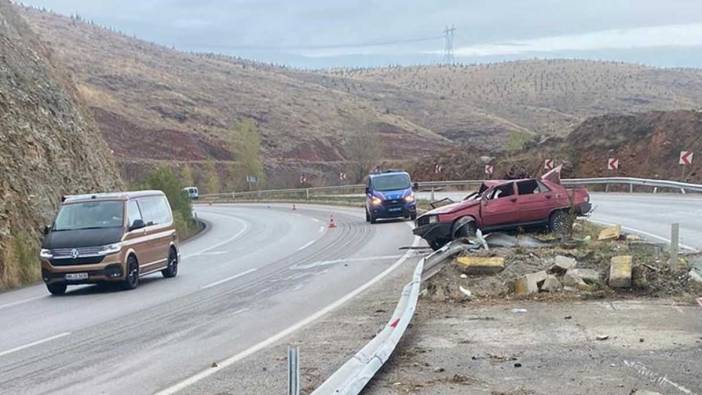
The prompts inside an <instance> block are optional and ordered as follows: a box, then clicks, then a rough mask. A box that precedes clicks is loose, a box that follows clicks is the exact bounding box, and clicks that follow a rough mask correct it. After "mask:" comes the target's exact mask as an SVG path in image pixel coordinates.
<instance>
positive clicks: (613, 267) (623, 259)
mask: <svg viewBox="0 0 702 395" xmlns="http://www.w3.org/2000/svg"><path fill="white" fill-rule="evenodd" d="M632 262H633V258H632V257H631V255H622V256H614V257H612V259H611V262H610V264H609V286H610V287H612V288H629V287H631V269H632Z"/></svg>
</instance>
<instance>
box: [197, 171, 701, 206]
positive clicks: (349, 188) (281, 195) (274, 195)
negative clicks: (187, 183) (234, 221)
mask: <svg viewBox="0 0 702 395" xmlns="http://www.w3.org/2000/svg"><path fill="white" fill-rule="evenodd" d="M482 182H483V181H482V180H457V181H421V182H418V183H417V184H418V185H419V190H420V191H421V190H423V191H428V190H441V189H447V188H455V189H457V190H461V189H469V188H471V187H473V188H474V187H477V186H479V185H480V184H481V183H482ZM561 183H562V184H563V185H566V186H588V185H605V186H606V187H607V188H609V186H613V185H619V186H628V187H629V192H634V188H635V187H639V188H640V187H647V188H651V190H650V191H649V192H658V191H659V190H672V191H676V192H681V193H687V192H702V184H691V183H687V182H679V181H671V180H654V179H647V178H633V177H602V178H569V179H563V180H561ZM364 190H365V185H363V184H354V185H340V186H326V187H310V188H292V189H269V190H261V191H247V192H230V193H217V194H203V195H200V199H202V200H204V201H210V202H215V201H232V200H234V201H236V200H244V201H247V200H286V199H287V200H320V199H325V198H326V199H332V200H333V199H334V198H341V197H346V198H349V197H351V198H353V197H356V198H357V197H359V196H362V195H363V193H364Z"/></svg>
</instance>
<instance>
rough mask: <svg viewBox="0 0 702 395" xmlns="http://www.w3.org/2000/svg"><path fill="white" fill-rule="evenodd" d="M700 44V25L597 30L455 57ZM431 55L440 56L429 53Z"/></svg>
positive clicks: (464, 51) (478, 48) (461, 50)
mask: <svg viewBox="0 0 702 395" xmlns="http://www.w3.org/2000/svg"><path fill="white" fill-rule="evenodd" d="M701 45H702V23H695V24H684V25H664V26H648V27H638V28H629V29H611V30H600V31H594V32H588V33H581V34H569V35H561V36H551V37H540V38H534V39H527V40H513V41H511V42H505V43H489V44H476V45H471V46H463V47H458V48H456V49H455V55H456V56H458V57H471V56H476V57H477V56H503V55H521V54H528V53H530V52H540V53H544V52H558V51H596V50H607V49H636V48H653V47H695V46H701ZM431 53H440V51H433V52H431Z"/></svg>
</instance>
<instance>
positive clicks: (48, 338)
mask: <svg viewBox="0 0 702 395" xmlns="http://www.w3.org/2000/svg"><path fill="white" fill-rule="evenodd" d="M70 334H71V332H63V333H59V334H58V335H55V336H51V337H47V338H46V339H41V340H37V341H35V342H32V343H29V344H25V345H23V346H19V347H15V348H11V349H9V350H6V351H2V352H0V357H2V356H5V355H8V354H12V353H13V352H17V351H21V350H24V349H27V348H29V347H34V346H38V345H39V344H42V343H46V342H50V341H52V340H56V339H58V338H61V337H66V336H68V335H70Z"/></svg>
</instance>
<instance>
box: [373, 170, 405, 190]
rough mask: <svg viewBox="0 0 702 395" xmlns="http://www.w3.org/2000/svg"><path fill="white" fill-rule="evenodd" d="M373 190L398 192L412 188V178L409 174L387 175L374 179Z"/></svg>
mask: <svg viewBox="0 0 702 395" xmlns="http://www.w3.org/2000/svg"><path fill="white" fill-rule="evenodd" d="M372 183H373V189H375V190H376V191H396V190H398V189H407V188H409V187H410V178H409V176H408V175H407V174H387V175H382V176H377V177H373V181H372Z"/></svg>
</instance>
